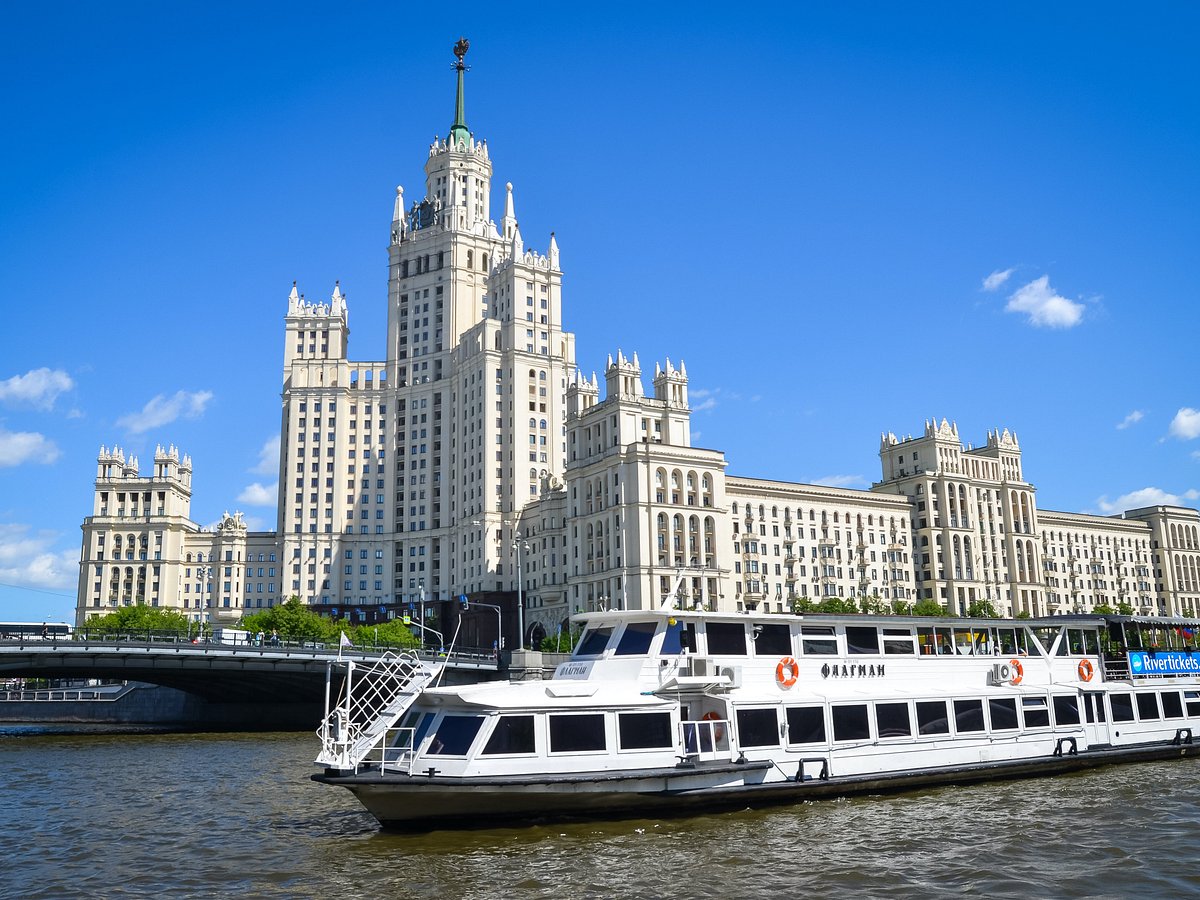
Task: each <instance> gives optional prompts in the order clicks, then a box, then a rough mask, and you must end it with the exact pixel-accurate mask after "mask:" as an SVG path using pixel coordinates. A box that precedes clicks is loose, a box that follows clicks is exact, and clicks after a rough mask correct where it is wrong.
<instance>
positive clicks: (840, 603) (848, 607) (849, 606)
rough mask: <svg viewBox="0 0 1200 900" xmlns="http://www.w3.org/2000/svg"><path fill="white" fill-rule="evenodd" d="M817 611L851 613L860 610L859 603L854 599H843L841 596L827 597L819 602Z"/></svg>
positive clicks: (840, 613) (839, 613)
mask: <svg viewBox="0 0 1200 900" xmlns="http://www.w3.org/2000/svg"><path fill="white" fill-rule="evenodd" d="M817 612H823V613H836V614H838V615H849V614H853V613H857V612H858V604H856V603H855V602H854V601H853V600H843V599H842V598H841V597H826V598H825V599H824V600H822V601H821V602H820V603H818V604H817Z"/></svg>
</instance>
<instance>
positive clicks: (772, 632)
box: [754, 625, 792, 656]
mask: <svg viewBox="0 0 1200 900" xmlns="http://www.w3.org/2000/svg"><path fill="white" fill-rule="evenodd" d="M754 653H755V655H756V656H791V655H792V629H791V628H789V627H788V626H787V625H763V626H762V631H760V632H759V633H758V636H757V637H755V638H754Z"/></svg>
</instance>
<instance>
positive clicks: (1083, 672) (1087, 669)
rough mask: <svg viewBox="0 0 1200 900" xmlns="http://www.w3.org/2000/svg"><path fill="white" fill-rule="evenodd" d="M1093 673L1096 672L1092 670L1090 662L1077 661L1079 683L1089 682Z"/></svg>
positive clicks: (1084, 660)
mask: <svg viewBox="0 0 1200 900" xmlns="http://www.w3.org/2000/svg"><path fill="white" fill-rule="evenodd" d="M1095 671H1096V670H1095V669H1093V668H1092V663H1091V661H1090V660H1086V659H1081V660H1080V661H1079V680H1080V681H1091V680H1092V675H1093V674H1095Z"/></svg>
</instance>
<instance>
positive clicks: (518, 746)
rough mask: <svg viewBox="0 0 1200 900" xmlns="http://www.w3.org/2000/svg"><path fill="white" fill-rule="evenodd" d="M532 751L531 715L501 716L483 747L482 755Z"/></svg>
mask: <svg viewBox="0 0 1200 900" xmlns="http://www.w3.org/2000/svg"><path fill="white" fill-rule="evenodd" d="M533 752H534V746H533V716H501V717H500V718H499V719H498V720H497V721H496V727H495V728H494V729H492V736H491V737H490V738H488V742H487V743H486V744H485V745H484V747H483V755H484V756H500V755H503V754H506V753H533Z"/></svg>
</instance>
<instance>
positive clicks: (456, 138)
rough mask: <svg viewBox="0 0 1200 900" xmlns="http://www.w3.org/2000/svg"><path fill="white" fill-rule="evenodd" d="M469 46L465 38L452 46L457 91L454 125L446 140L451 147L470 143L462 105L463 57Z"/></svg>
mask: <svg viewBox="0 0 1200 900" xmlns="http://www.w3.org/2000/svg"><path fill="white" fill-rule="evenodd" d="M470 46H471V45H470V42H469V41H467V39H466V38H459V39H458V43H457V44H455V45H454V56H455V57H456V61H455V63H454V68H455V69H456V70H457V71H458V91H457V93H456V94H455V97H454V124H453V125H451V126H450V137H449V138H447V142H448V143H449V144H450V146H451V147H457V146H458V145H459V142H460V141H461V142H462V143H464V144H469V143H470V142H471V132H470V129H468V128H467V116H466V112H465V111H464V108H465V104H464V103H463V72H465V71H466V70H467V65H466V63H464V62H463V57H464V56H466V55H467V49H468V48H469V47H470Z"/></svg>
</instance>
